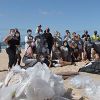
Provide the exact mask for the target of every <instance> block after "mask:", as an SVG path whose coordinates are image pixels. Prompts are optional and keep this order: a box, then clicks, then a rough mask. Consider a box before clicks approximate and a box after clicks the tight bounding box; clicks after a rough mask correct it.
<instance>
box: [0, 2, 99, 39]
mask: <svg viewBox="0 0 100 100" xmlns="http://www.w3.org/2000/svg"><path fill="white" fill-rule="evenodd" d="M39 24H41V25H42V28H43V30H44V29H45V28H46V27H49V28H50V29H51V33H54V32H55V31H59V32H60V33H61V35H64V34H65V30H67V29H68V30H70V31H71V32H77V33H79V34H82V32H83V31H84V30H88V31H89V34H92V33H93V31H94V30H97V31H98V32H100V0H0V37H1V40H2V38H3V37H4V36H5V35H6V34H7V33H9V29H10V28H18V29H19V30H20V32H21V35H22V36H24V35H25V34H26V30H27V29H28V28H30V29H32V30H33V33H35V29H36V27H37V26H38V25H39Z"/></svg>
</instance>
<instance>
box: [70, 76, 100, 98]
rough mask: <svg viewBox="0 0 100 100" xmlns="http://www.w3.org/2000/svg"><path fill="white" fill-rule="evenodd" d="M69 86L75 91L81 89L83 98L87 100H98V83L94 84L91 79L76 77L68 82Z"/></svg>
mask: <svg viewBox="0 0 100 100" xmlns="http://www.w3.org/2000/svg"><path fill="white" fill-rule="evenodd" d="M70 83H71V85H73V86H74V87H75V88H76V89H82V90H84V92H83V97H86V98H88V100H98V98H100V82H95V81H94V80H92V78H91V77H89V76H86V75H77V76H75V77H74V78H72V79H71V80H70Z"/></svg>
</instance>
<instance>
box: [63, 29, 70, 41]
mask: <svg viewBox="0 0 100 100" xmlns="http://www.w3.org/2000/svg"><path fill="white" fill-rule="evenodd" d="M65 32H66V35H65V36H64V41H68V40H69V39H71V35H70V32H69V30H66V31H65Z"/></svg>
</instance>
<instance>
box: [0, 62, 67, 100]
mask: <svg viewBox="0 0 100 100" xmlns="http://www.w3.org/2000/svg"><path fill="white" fill-rule="evenodd" d="M16 74H19V75H20V79H19V80H20V81H19V83H17V84H14V85H10V84H8V83H9V81H10V80H11V79H12V78H13V76H14V75H16ZM15 83H16V82H15ZM4 86H6V87H3V88H1V89H0V100H13V98H14V100H21V99H23V100H44V99H45V100H46V99H52V98H53V97H54V96H58V97H59V98H60V97H61V96H63V95H64V93H65V89H64V83H63V79H62V77H61V76H57V75H55V74H53V73H52V72H51V71H50V69H49V68H48V67H47V66H46V64H41V63H40V62H39V63H37V64H36V65H35V66H33V67H30V68H28V69H26V70H24V69H21V68H20V66H15V67H14V68H13V69H12V70H11V71H10V72H9V73H8V75H7V77H6V79H5V82H4ZM2 91H3V93H4V92H5V91H6V92H5V96H4V94H2ZM8 92H9V93H8ZM7 93H8V94H7ZM6 94H7V95H6ZM7 98H8V99H7ZM54 100H56V99H54ZM61 100H66V99H61Z"/></svg>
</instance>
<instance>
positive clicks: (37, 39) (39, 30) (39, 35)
mask: <svg viewBox="0 0 100 100" xmlns="http://www.w3.org/2000/svg"><path fill="white" fill-rule="evenodd" d="M43 41H44V39H43V30H42V26H41V25H39V26H38V27H37V29H36V36H35V44H36V53H37V54H40V53H42V49H41V48H42V47H43Z"/></svg>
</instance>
